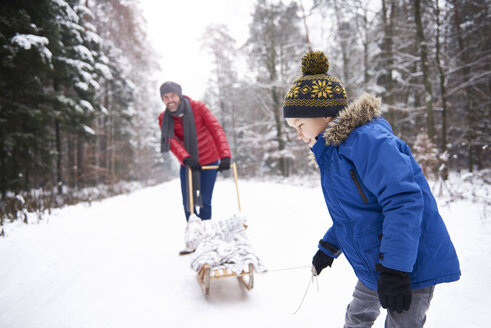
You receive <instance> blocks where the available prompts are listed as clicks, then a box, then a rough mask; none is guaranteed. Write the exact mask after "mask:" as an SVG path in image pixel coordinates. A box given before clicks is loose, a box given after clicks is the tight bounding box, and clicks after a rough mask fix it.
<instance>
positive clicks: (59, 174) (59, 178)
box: [55, 119, 63, 195]
mask: <svg viewBox="0 0 491 328" xmlns="http://www.w3.org/2000/svg"><path fill="white" fill-rule="evenodd" d="M55 138H56V188H57V191H58V194H59V195H61V194H62V193H63V174H62V167H61V155H62V154H61V132H60V122H59V121H58V119H55Z"/></svg>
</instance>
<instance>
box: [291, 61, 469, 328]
mask: <svg viewBox="0 0 491 328" xmlns="http://www.w3.org/2000/svg"><path fill="white" fill-rule="evenodd" d="M328 69H329V64H328V61H327V57H326V56H325V54H324V53H323V52H321V51H315V52H312V51H309V52H307V53H306V54H305V55H304V56H303V58H302V72H303V75H302V76H300V77H298V78H297V79H296V80H295V81H294V82H293V85H292V86H291V88H290V90H289V91H288V93H287V95H286V97H285V100H284V103H283V116H284V118H286V120H287V122H288V124H289V125H290V126H292V127H294V128H295V129H296V130H297V133H298V137H299V138H300V139H302V140H304V141H305V142H306V143H308V144H309V146H310V147H311V151H312V153H313V155H314V157H315V160H316V162H317V165H318V167H319V169H320V174H321V185H322V191H323V193H324V198H325V201H326V204H327V207H328V210H329V213H330V215H331V218H332V221H333V225H332V227H331V228H329V229H328V231H327V232H326V234H325V235H324V237H323V238H322V239H321V240H320V241H319V244H318V248H319V250H318V251H317V253H316V254H315V255H314V257H313V260H312V264H313V266H312V271H313V274H314V275H318V274H320V273H321V271H322V269H324V268H325V267H327V266H329V267H330V266H331V265H332V263H333V260H334V259H335V258H337V257H338V256H339V255H340V254H341V253H344V255H345V256H346V258H347V259H348V261H349V263H350V264H351V266H352V267H353V270H354V271H355V274H356V275H357V277H358V279H359V280H358V283H357V285H356V287H355V291H354V293H353V300H352V301H351V303H350V304H349V306H348V308H347V312H346V318H345V327H369V326H371V325H372V324H373V323H374V321H375V320H376V318H377V317H378V315H379V314H380V306H382V307H383V308H385V309H388V311H387V317H386V327H411V328H415V327H422V326H423V325H424V322H425V320H426V311H427V310H428V308H429V305H430V301H431V298H432V295H433V290H434V286H435V285H436V284H438V283H442V282H451V281H456V280H458V279H459V277H460V268H459V261H458V258H457V254H456V252H455V249H454V246H453V244H452V242H451V240H450V237H449V235H448V232H447V230H446V227H445V224H444V223H443V220H442V218H441V217H440V214H439V213H438V209H437V205H436V202H435V199H434V198H433V195H432V194H431V191H430V188H429V186H428V183H427V181H426V179H425V177H424V176H423V174H422V171H421V168H420V167H419V165H418V164H417V163H416V161H415V160H414V158H413V157H412V155H411V151H410V150H409V147H408V146H407V145H406V144H405V143H404V142H403V141H402V140H401V139H399V138H398V137H396V136H395V135H394V134H393V133H392V130H391V127H390V125H389V124H388V122H387V121H385V120H384V119H383V118H382V117H381V116H380V99H378V98H375V97H373V96H371V95H369V94H364V95H362V96H361V97H360V98H359V99H358V100H357V101H355V102H354V103H352V104H350V105H349V106H348V104H347V96H346V91H345V89H344V87H343V86H342V84H341V83H340V81H339V80H338V79H337V78H335V77H333V76H330V75H327V71H328Z"/></svg>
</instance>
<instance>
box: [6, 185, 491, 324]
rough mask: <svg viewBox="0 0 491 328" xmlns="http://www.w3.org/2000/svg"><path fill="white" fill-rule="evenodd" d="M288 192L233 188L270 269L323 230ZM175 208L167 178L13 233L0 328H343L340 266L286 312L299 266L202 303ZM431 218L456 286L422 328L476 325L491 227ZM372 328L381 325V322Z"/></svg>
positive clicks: (324, 223) (227, 282)
mask: <svg viewBox="0 0 491 328" xmlns="http://www.w3.org/2000/svg"><path fill="white" fill-rule="evenodd" d="M291 184H292V183H291V181H290V185H288V184H286V183H285V184H275V183H265V182H253V181H240V182H239V188H240V192H241V202H242V207H243V212H244V213H245V215H246V216H247V217H248V221H249V222H248V223H249V229H248V236H249V238H250V240H251V243H252V245H253V246H254V248H255V250H256V253H257V254H258V255H259V256H260V257H261V259H262V260H263V262H264V263H265V265H266V266H267V267H268V269H270V270H272V271H273V270H276V269H282V268H292V267H298V266H305V267H307V266H309V263H310V259H311V257H312V255H313V253H314V252H315V250H316V245H317V241H318V240H319V238H320V237H322V235H323V233H324V232H325V230H326V229H327V227H328V225H329V218H328V217H327V215H328V214H327V210H326V209H325V205H324V204H323V199H322V195H321V191H320V188H318V187H305V186H292V185H291ZM218 200H220V203H219V204H218V203H217V202H218ZM180 202H181V199H180V193H179V183H178V181H177V180H174V181H171V182H168V183H165V184H162V185H159V186H156V187H153V188H147V189H144V190H140V191H137V192H134V193H132V194H130V195H122V196H118V197H114V198H111V199H108V200H105V201H102V202H98V203H93V204H92V206H88V205H77V206H72V207H68V208H65V209H62V210H57V211H55V212H54V213H53V215H52V216H51V217H50V218H49V223H48V224H47V223H46V221H43V222H41V223H40V224H33V225H29V226H22V227H19V228H16V229H14V230H13V231H11V232H10V234H9V236H8V238H4V239H0V263H1V265H0V327H2V328H24V327H25V328H27V327H36V328H48V327H49V328H58V327H59V328H66V327H84V328H98V327H115V328H122V327H168V328H174V327H198V326H199V327H217V328H220V327H234V328H235V327H250V326H251V325H252V326H256V327H309V326H317V327H320V326H322V327H342V323H343V320H344V311H345V308H346V305H347V304H348V303H349V301H350V298H351V292H352V289H353V287H354V284H355V281H356V278H355V276H354V274H353V273H352V271H351V268H350V267H349V266H348V264H347V261H346V260H345V259H344V257H341V258H340V259H339V260H337V261H335V262H334V264H333V268H331V269H328V270H327V271H326V272H323V273H322V275H321V276H320V278H319V289H320V292H317V291H316V288H315V286H311V287H310V290H309V293H308V294H307V297H306V299H305V302H304V303H303V306H302V308H301V309H300V311H299V313H297V314H296V315H293V312H294V311H295V310H296V308H297V307H298V305H299V303H300V300H301V299H302V296H303V294H304V292H305V288H306V287H307V283H308V276H309V269H307V268H303V269H297V270H286V271H275V272H269V273H266V274H262V275H256V277H255V280H256V281H255V287H254V289H253V290H251V291H249V292H248V291H246V290H245V289H244V288H242V287H241V286H240V285H239V283H238V281H237V280H236V279H233V278H226V279H219V280H215V281H212V284H211V293H210V296H209V297H206V298H205V297H203V295H202V294H201V290H200V288H199V285H198V283H197V281H196V276H195V272H193V271H192V270H191V268H190V266H189V264H190V262H191V259H192V256H193V255H189V256H185V257H179V256H178V255H177V252H178V251H179V250H180V249H181V248H182V246H183V232H184V227H185V222H184V218H183V214H182V213H181V211H182V210H181V206H180ZM214 202H215V208H214V209H215V217H217V218H220V217H228V216H230V215H231V214H232V213H233V212H234V211H235V210H236V208H237V205H236V202H235V190H234V185H233V182H231V181H230V180H219V182H218V184H217V186H216V191H215V198H214ZM441 211H442V213H443V216H444V217H445V219H446V222H447V227H448V229H449V231H450V234H451V236H452V238H453V240H454V243H455V245H456V248H457V252H458V254H459V256H460V261H461V265H462V271H463V277H462V279H461V280H460V281H459V282H457V283H453V284H446V285H439V286H438V287H437V289H436V291H435V296H434V299H433V304H432V307H431V308H430V311H429V313H428V322H427V327H485V326H487V325H486V322H487V316H486V313H487V311H488V309H489V307H490V306H491V296H490V294H491V263H490V262H489V259H490V258H491V247H490V246H491V222H486V221H483V220H481V219H480V218H479V211H480V209H479V206H477V205H474V204H471V203H467V202H458V203H454V204H452V205H451V206H450V207H443V208H441ZM488 219H489V218H488ZM488 221H489V220H488ZM375 326H376V327H383V320H382V318H381V319H379V320H378V321H377V323H376V324H375Z"/></svg>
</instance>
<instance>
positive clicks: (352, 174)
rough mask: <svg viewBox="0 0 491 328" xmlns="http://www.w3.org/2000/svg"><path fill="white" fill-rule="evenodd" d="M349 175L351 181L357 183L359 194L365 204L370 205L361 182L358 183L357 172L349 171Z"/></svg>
mask: <svg viewBox="0 0 491 328" xmlns="http://www.w3.org/2000/svg"><path fill="white" fill-rule="evenodd" d="M349 173H350V174H351V179H353V182H354V183H355V186H356V189H358V193H359V194H360V196H361V199H362V200H363V203H365V204H366V203H368V198H367V196H366V195H365V193H364V192H363V188H362V187H361V185H360V182H359V181H358V178H357V177H356V173H355V170H353V169H351V170H350V171H349Z"/></svg>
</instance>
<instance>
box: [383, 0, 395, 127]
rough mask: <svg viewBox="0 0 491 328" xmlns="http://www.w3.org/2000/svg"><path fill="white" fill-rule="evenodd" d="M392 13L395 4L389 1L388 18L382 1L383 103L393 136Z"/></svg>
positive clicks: (384, 0)
mask: <svg viewBox="0 0 491 328" xmlns="http://www.w3.org/2000/svg"><path fill="white" fill-rule="evenodd" d="M394 12H395V4H394V1H393V0H390V17H388V13H387V4H386V0H382V17H383V22H384V56H385V61H386V63H387V64H386V66H385V67H386V70H387V74H386V82H385V89H386V90H385V99H386V100H385V103H386V104H387V106H388V115H387V119H388V121H389V123H390V125H391V126H392V130H393V131H394V134H395V133H396V126H395V113H394V90H393V89H394V87H393V80H392V69H393V66H394V56H393V50H392V47H393V28H394V24H393V23H394V21H393V20H394Z"/></svg>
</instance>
